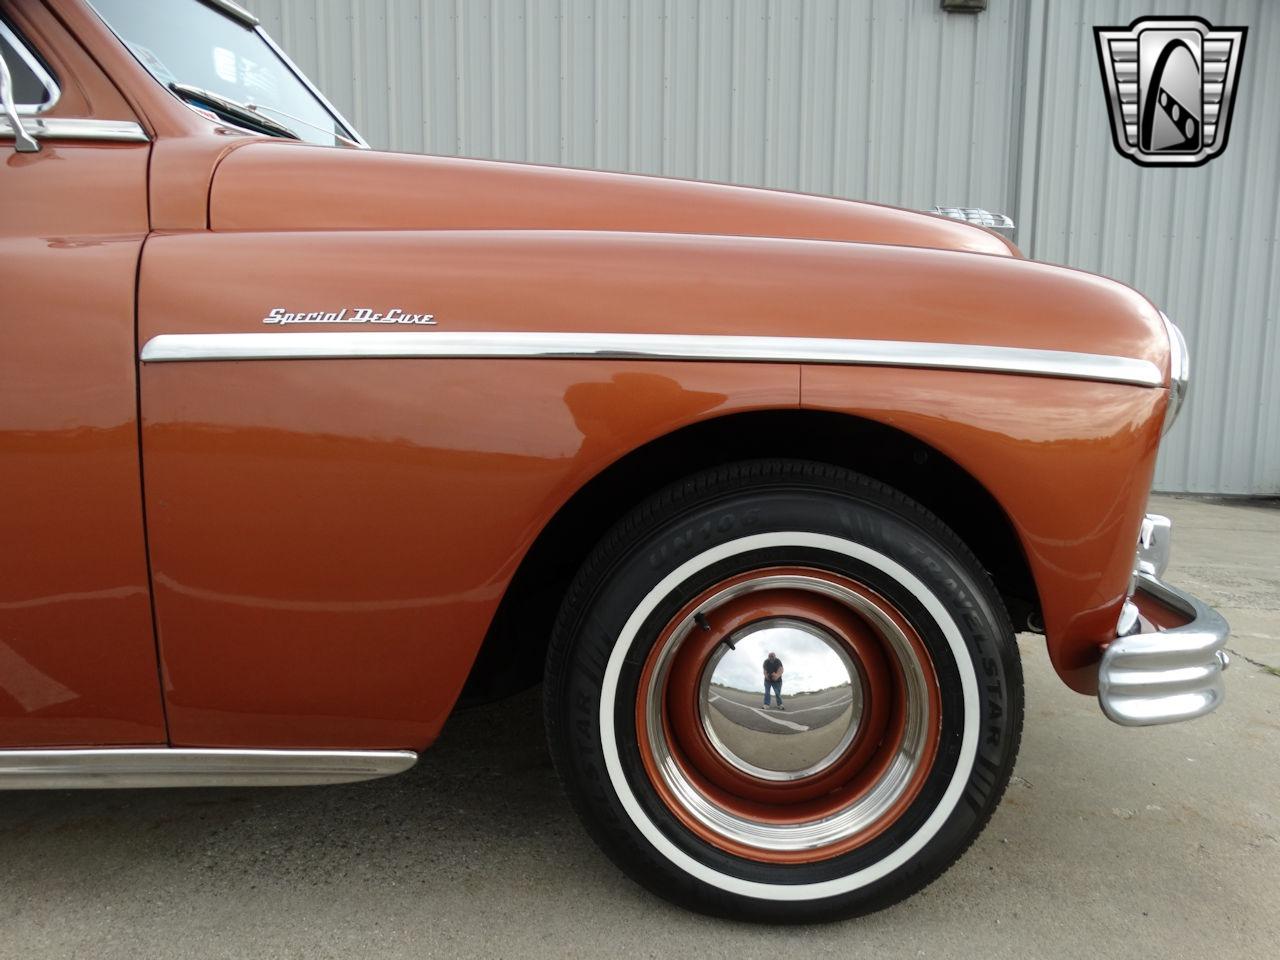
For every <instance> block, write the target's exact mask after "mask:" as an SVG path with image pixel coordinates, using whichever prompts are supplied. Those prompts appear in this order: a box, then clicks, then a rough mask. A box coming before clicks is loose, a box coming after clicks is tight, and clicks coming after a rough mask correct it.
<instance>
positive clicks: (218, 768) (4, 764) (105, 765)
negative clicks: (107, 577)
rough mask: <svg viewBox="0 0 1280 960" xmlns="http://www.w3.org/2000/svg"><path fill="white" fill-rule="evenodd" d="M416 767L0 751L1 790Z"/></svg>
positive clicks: (363, 753) (371, 759)
mask: <svg viewBox="0 0 1280 960" xmlns="http://www.w3.org/2000/svg"><path fill="white" fill-rule="evenodd" d="M417 760H418V755H417V754H416V753H413V752H411V751H408V750H228V749H194V748H187V747H143V748H135V747H129V748H102V749H53V750H47V749H46V750H0V790H53V789H56V790H65V789H76V788H88V789H94V790H98V789H102V788H117V787H216V786H221V787H240V786H246V787H248V786H257V787H287V786H303V785H307V784H321V783H353V782H355V781H357V780H372V779H375V778H377V777H386V776H390V775H392V774H396V773H402V772H404V771H405V770H408V769H409V768H410V767H412V766H413V765H414V764H415V763H416V762H417Z"/></svg>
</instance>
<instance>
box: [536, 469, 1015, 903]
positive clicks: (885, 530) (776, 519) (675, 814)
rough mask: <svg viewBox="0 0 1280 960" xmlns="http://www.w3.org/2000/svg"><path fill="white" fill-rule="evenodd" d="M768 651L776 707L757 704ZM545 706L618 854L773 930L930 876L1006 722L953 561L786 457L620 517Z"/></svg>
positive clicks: (955, 833)
mask: <svg viewBox="0 0 1280 960" xmlns="http://www.w3.org/2000/svg"><path fill="white" fill-rule="evenodd" d="M762 644H764V645H763V646H762ZM778 645H782V646H783V647H784V653H783V655H782V659H781V660H779V661H778V662H777V663H774V662H773V661H774V660H775V659H777V658H775V657H774V654H773V652H772V650H771V652H770V653H769V654H768V656H769V657H770V658H771V659H770V660H769V661H768V665H769V669H775V668H778V669H780V670H781V668H782V666H785V665H786V664H787V662H788V661H789V662H790V677H791V678H793V679H791V680H788V679H787V677H786V676H785V674H786V673H787V671H786V670H782V672H781V673H780V674H778V677H777V678H776V679H777V680H778V681H779V682H778V683H775V688H776V687H777V686H779V685H780V686H784V687H786V689H787V691H788V694H787V695H788V706H789V708H790V709H791V710H792V711H795V712H792V713H787V712H786V708H784V707H783V706H782V700H781V698H780V697H779V698H777V699H776V703H775V704H774V705H773V706H772V707H770V706H769V705H768V699H767V698H768V696H769V693H768V690H769V688H768V687H767V686H766V687H765V689H764V693H765V697H766V700H765V701H764V703H759V702H756V700H755V699H753V698H758V697H759V696H760V695H761V692H762V690H761V686H760V685H759V684H760V679H761V678H762V677H763V674H761V672H760V670H761V668H760V665H759V664H760V658H762V657H763V656H764V654H762V653H760V652H759V651H762V650H765V649H770V647H771V646H778ZM752 670H754V671H756V672H755V673H754V674H752V673H751V671H752ZM752 677H755V678H756V679H754V680H753V679H751V678H752ZM783 681H786V682H783ZM753 684H757V685H756V686H753ZM788 684H789V685H788ZM774 692H775V693H776V692H777V691H776V689H775V690H774ZM545 698H546V715H547V728H548V736H549V739H550V742H551V748H552V755H553V758H554V759H555V762H556V766H557V769H558V770H559V772H560V774H561V777H562V779H563V780H564V782H565V785H566V788H567V790H568V792H569V794H570V797H571V799H572V800H573V802H574V805H575V807H576V809H577V810H578V812H579V814H580V815H581V816H582V818H583V821H584V823H585V824H586V826H587V827H588V829H589V830H590V832H591V833H592V835H593V837H594V838H595V839H596V840H597V841H598V842H599V843H600V844H601V846H602V847H603V848H604V849H605V851H606V852H607V853H608V854H609V855H610V856H611V857H612V858H613V859H614V860H615V862H617V863H618V864H619V866H621V867H622V868H623V869H624V870H626V871H627V872H628V873H630V874H631V875H632V876H633V877H635V878H636V879H637V880H639V881H640V882H642V883H643V884H645V885H646V886H647V887H649V888H650V889H651V890H654V891H655V892H657V893H659V894H660V895H662V896H664V897H667V898H668V899H672V900H674V901H676V902H678V903H681V904H683V905H686V906H690V907H693V908H695V909H700V910H703V911H706V912H711V913H716V914H721V915H730V916H738V917H744V918H754V919H769V920H813V919H822V918H829V917H837V916H847V915H850V914H853V913H858V912H865V911H866V910H869V909H875V908H877V907H880V906H883V905H886V904H888V903H891V902H893V901H895V900H898V899H901V898H902V897H904V896H907V895H909V894H910V893H912V892H914V891H915V890H917V889H919V888H920V887H922V886H924V885H925V884H927V883H928V882H929V881H930V880H932V879H933V878H934V877H936V876H937V875H938V874H939V873H941V872H942V871H943V870H945V869H946V867H947V866H949V865H950V864H951V863H952V862H954V860H955V859H956V858H958V857H959V856H960V854H961V853H963V851H964V850H965V849H966V848H967V846H968V845H969V843H971V842H972V840H973V839H974V837H976V835H977V834H978V832H979V831H980V830H981V828H982V826H983V825H984V824H985V822H986V820H987V819H988V818H989V816H990V814H991V811H992V810H993V809H994V807H995V805H996V803H997V802H998V800H999V798H1000V795H1001V794H1002V793H1003V790H1004V787H1005V784H1006V783H1007V781H1008V777H1009V774H1010V772H1011V770H1012V765H1013V760H1014V757H1015V755H1016V751H1017V745H1018V740H1019V737H1020V732H1021V719H1022V689H1021V669H1020V666H1019V663H1018V658H1017V650H1016V646H1015V644H1014V642H1013V636H1012V630H1011V628H1010V626H1009V623H1008V618H1007V615H1006V614H1005V612H1004V609H1003V606H1002V604H1001V602H1000V600H999V597H998V595H997V594H996V592H995V590H994V588H993V586H992V584H991V582H990V580H989V579H988V578H987V576H986V574H985V573H984V572H983V571H982V569H981V567H980V566H979V565H978V563H977V561H976V560H975V559H974V558H973V556H972V554H971V553H970V552H969V551H968V550H967V549H966V548H965V547H964V545H963V544H961V543H960V542H959V541H958V540H957V539H956V537H955V536H954V534H952V533H951V532H950V531H949V530H948V529H947V528H946V527H945V526H944V525H943V524H941V523H940V522H939V521H938V520H937V519H936V518H935V517H933V516H932V515H931V514H929V513H928V512H927V511H925V510H923V509H922V508H920V507H919V506H918V505H916V504H915V503H913V502H912V501H910V500H908V499H907V498H905V497H903V496H902V495H901V494H898V493H897V492H896V491H893V490H891V489H889V488H887V487H884V486H883V485H881V484H878V483H876V482H874V481H871V480H868V479H867V478H865V477H861V476H859V475H856V474H853V473H851V472H849V471H845V470H841V469H837V468H834V467H829V466H825V465H820V464H813V463H802V462H795V461H765V462H752V463H745V464H735V465H731V466H726V467H723V468H719V469H717V470H715V471H710V472H708V473H706V474H701V475H699V476H697V477H693V478H691V479H689V480H688V481H685V482H683V483H681V484H678V485H676V486H674V487H672V488H669V489H668V490H665V491H663V492H662V493H660V494H658V495H657V496H655V497H654V498H652V499H651V500H649V501H648V502H646V503H645V504H643V505H642V506H640V507H639V508H637V509H636V510H635V511H633V512H632V513H631V514H630V515H628V516H627V517H626V518H625V519H624V520H622V521H621V522H620V523H619V524H618V525H617V527H615V528H614V530H613V531H611V533H610V534H609V535H608V536H606V537H605V539H604V540H603V541H602V542H601V544H600V545H599V546H598V547H597V549H596V550H595V551H594V552H593V554H592V556H591V557H590V558H589V559H588V561H587V562H586V563H585V564H584V566H583V568H582V570H581V571H580V573H579V575H578V577H577V578H576V580H575V582H574V584H573V586H572V587H571V588H570V591H569V593H568V595H567V596H566V599H565V602H564V606H563V609H562V611H561V615H560V618H559V620H558V622H557V626H556V632H555V635H554V637H553V641H552V646H551V651H550V655H549V659H548V671H547V683H546V687H545Z"/></svg>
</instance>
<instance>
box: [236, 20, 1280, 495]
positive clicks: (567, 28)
mask: <svg viewBox="0 0 1280 960" xmlns="http://www.w3.org/2000/svg"><path fill="white" fill-rule="evenodd" d="M248 6H250V7H251V8H252V9H253V10H254V12H255V13H257V14H258V15H259V16H260V17H261V18H262V20H263V23H264V25H265V26H266V28H267V29H268V30H269V31H270V32H271V33H272V35H273V36H275V37H276V39H278V40H279V41H280V42H281V43H282V44H283V46H284V47H285V48H286V49H287V50H288V51H289V52H290V54H291V55H292V56H293V57H294V59H295V60H297V62H298V64H299V66H301V67H302V68H303V69H304V70H305V71H306V72H307V73H308V74H309V75H310V76H311V77H312V78H313V79H315V80H316V82H317V83H318V84H319V85H320V86H321V87H322V89H324V90H325V92H326V94H327V95H328V96H329V97H330V98H331V99H333V101H334V102H335V103H336V104H337V106H338V107H339V108H340V109H341V110H343V111H344V112H345V113H346V114H347V115H348V117H350V118H351V119H352V121H353V122H354V123H355V124H356V126H357V127H359V129H360V130H361V132H362V133H363V134H364V135H365V136H366V137H367V138H368V139H369V141H370V142H371V143H372V144H374V146H376V147H380V148H387V149H392V150H405V151H412V152H426V153H439V154H450V155H459V156H473V157H492V158H497V159H507V160H532V161H538V162H544V163H559V164H567V165H570V166H582V167H598V168H603V169H609V170H631V171H638V172H644V173H661V174H667V175H671V176H680V177H695V178H700V179H708V180H723V181H729V182H733V183H745V184H759V185H765V186H771V187H782V188H786V189H793V190H803V191H808V192H814V193H825V194H834V195H837V196H847V197H856V198H860V199H868V200H876V201H880V202H885V203H893V204H899V205H902V206H908V207H929V206H931V205H933V204H934V203H937V202H949V203H967V204H974V205H979V206H985V207H988V208H990V209H994V210H1000V211H1005V212H1008V213H1010V214H1011V215H1012V216H1013V217H1014V219H1015V220H1017V221H1018V222H1019V224H1020V230H1019V236H1018V241H1019V243H1020V244H1021V245H1022V247H1023V249H1024V250H1025V251H1026V252H1027V253H1028V255H1030V256H1033V257H1036V258H1038V259H1042V260H1049V261H1052V262H1057V263H1066V264H1070V265H1072V266H1077V267H1081V268H1084V269H1087V270H1092V271H1095V272H1098V273H1103V274H1106V275H1108V276H1113V277H1116V278H1118V279H1121V280H1124V281H1125V282H1127V283H1132V284H1133V285H1135V286H1137V287H1138V288H1139V289H1141V290H1143V291H1144V292H1145V293H1147V294H1148V295H1150V296H1151V297H1152V299H1153V300H1155V301H1156V302H1157V303H1159V304H1160V305H1161V306H1163V307H1164V308H1165V309H1166V310H1167V311H1168V312H1169V314H1170V315H1171V316H1172V317H1174V318H1175V319H1176V320H1177V321H1178V322H1179V323H1180V324H1181V325H1182V326H1183V328H1184V329H1185V330H1186V332H1187V334H1188V339H1189V340H1190V342H1191V345H1192V349H1193V361H1194V375H1195V379H1194V387H1193V393H1192V400H1191V401H1190V404H1189V407H1188V412H1187V413H1186V414H1184V417H1183V420H1182V422H1180V423H1179V425H1178V426H1177V427H1176V428H1175V430H1174V432H1173V434H1172V435H1171V436H1170V439H1169V440H1168V442H1167V443H1166V449H1165V451H1164V454H1163V456H1162V459H1161V464H1160V468H1159V471H1158V476H1157V486H1158V487H1159V488H1160V489H1164V490H1192V491H1200V492H1215V493H1280V331H1278V327H1280V244H1278V243H1277V233H1278V232H1280V107H1278V106H1277V103H1278V102H1280V3H1276V2H1274V0H1251V2H1243V0H1237V2H1228V0H1222V2H1207V3H1204V2H1183V3H1175V2H1171V0H1169V2H1167V0H1087V2H1083V3H1081V2H1076V0H991V3H990V9H989V10H988V11H986V12H985V13H982V14H980V15H978V16H972V15H963V14H946V13H943V12H942V11H941V10H940V9H939V4H938V2H937V0H248ZM1152 13H1165V14H1185V13H1196V14H1199V15H1201V16H1204V17H1206V18H1207V19H1208V20H1210V21H1211V22H1213V23H1217V24H1229V25H1235V24H1247V25H1248V26H1249V27H1250V34H1249V40H1248V48H1247V51H1246V59H1245V63H1244V67H1243V72H1242V76H1243V79H1242V84H1241V89H1240V92H1239V95H1238V101H1237V107H1236V117H1235V120H1234V124H1233V133H1232V137H1231V146H1230V148H1229V149H1228V150H1227V152H1226V154H1225V155H1224V156H1222V157H1220V158H1218V159H1216V160H1214V161H1212V162H1211V163H1209V164H1208V165H1207V166H1204V167H1200V168H1197V169H1193V170H1150V169H1140V168H1138V167H1136V166H1134V165H1133V164H1132V163H1131V162H1130V161H1128V160H1126V159H1124V158H1122V157H1120V156H1119V155H1118V154H1116V152H1115V151H1114V149H1113V148H1112V146H1111V141H1110V132H1109V128H1108V119H1107V115H1106V107H1105V103H1104V100H1103V96H1102V91H1101V84H1100V80H1099V75H1098V67H1097V61H1096V58H1095V55H1094V52H1093V36H1092V30H1091V28H1092V27H1093V26H1094V25H1099V24H1127V23H1128V22H1129V21H1130V20H1132V19H1134V18H1135V17H1138V16H1142V15H1147V14H1152ZM1266 93H1270V95H1271V96H1270V98H1268V97H1267V96H1266V95H1265V94H1266Z"/></svg>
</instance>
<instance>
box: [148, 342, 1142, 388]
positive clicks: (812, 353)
mask: <svg viewBox="0 0 1280 960" xmlns="http://www.w3.org/2000/svg"><path fill="white" fill-rule="evenodd" d="M375 357H376V358H393V357H437V358H481V357H494V358H499V357H501V358H509V359H512V358H525V359H575V358H590V359H609V360H723V361H739V362H748V363H750V362H756V363H825V364H848V365H854V366H889V367H928V368H935V369H940V370H975V371H984V372H989V373H1013V374H1023V375H1027V376H1035V377H1059V378H1063V379H1068V380H1099V381H1103V382H1105V383H1125V384H1134V385H1136V386H1143V387H1158V386H1162V385H1163V383H1164V378H1163V376H1162V375H1161V373H1160V371H1159V370H1158V369H1157V368H1156V366H1155V364H1153V363H1151V362H1149V361H1147V360H1136V359H1131V358H1128V357H1110V356H1103V355H1100V354H1093V353H1071V352H1068V351H1063V350H1032V349H1025V348H1022V347H989V346H981V345H976V344H961V343H917V342H911V341H903V340H837V339H820V338H805V337H737V336H696V335H687V334H651V333H462V332H445V331H433V332H430V333H392V332H376V333H366V332H360V333H356V332H351V333H279V332H273V333H178V334H160V335H159V336H156V337H152V338H151V339H150V340H148V341H147V343H146V345H145V346H144V347H143V348H142V360H143V362H145V363H162V362H172V361H192V360H311V359H322V358H323V359H356V358H375Z"/></svg>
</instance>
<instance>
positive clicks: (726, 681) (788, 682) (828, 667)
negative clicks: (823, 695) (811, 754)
mask: <svg viewBox="0 0 1280 960" xmlns="http://www.w3.org/2000/svg"><path fill="white" fill-rule="evenodd" d="M733 645H734V647H735V650H734V651H733V653H732V654H731V655H727V656H725V657H724V658H723V659H722V660H721V661H720V662H719V663H718V664H716V669H715V675H714V676H713V677H712V679H711V682H712V683H714V684H717V685H718V686H722V687H735V688H737V689H739V690H752V691H755V690H760V691H761V692H763V678H764V661H765V658H766V657H767V656H769V653H770V652H773V653H776V654H777V655H778V659H779V660H781V661H782V666H783V668H784V669H783V677H782V679H783V683H784V689H783V693H784V694H797V693H803V692H804V691H806V690H822V689H825V688H826V687H830V686H833V685H834V684H837V683H845V682H847V681H848V679H849V675H848V673H847V672H846V670H845V667H844V663H843V662H842V661H841V659H840V655H839V654H838V653H836V652H835V650H833V649H832V648H831V647H830V646H828V645H827V644H826V643H825V642H823V641H821V640H818V639H817V638H816V637H815V636H813V634H811V633H804V632H802V631H800V630H798V629H796V628H794V627H789V626H782V627H765V628H764V629H761V630H757V631H755V632H754V633H750V634H747V635H746V636H743V637H740V638H739V637H735V638H734V641H733Z"/></svg>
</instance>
